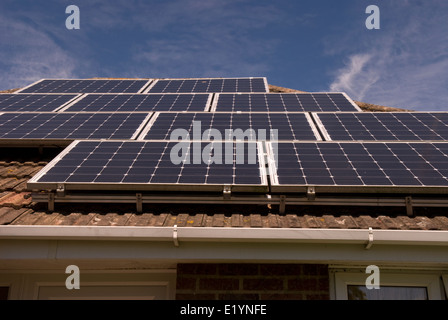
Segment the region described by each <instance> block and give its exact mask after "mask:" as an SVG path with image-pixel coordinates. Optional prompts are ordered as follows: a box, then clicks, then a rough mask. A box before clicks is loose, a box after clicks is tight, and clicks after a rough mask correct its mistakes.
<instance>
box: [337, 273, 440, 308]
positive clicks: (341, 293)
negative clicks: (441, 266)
mask: <svg viewBox="0 0 448 320" xmlns="http://www.w3.org/2000/svg"><path fill="white" fill-rule="evenodd" d="M379 268H380V287H381V286H395V287H425V288H426V290H427V296H428V300H444V299H445V297H443V294H442V293H443V290H442V289H443V288H442V286H443V284H442V283H441V282H442V281H441V276H442V275H441V274H440V273H438V272H432V273H426V272H419V271H418V270H403V271H401V270H390V269H384V270H383V269H382V268H381V267H379ZM333 272H334V276H333V277H332V281H333V290H332V297H331V298H332V299H334V300H348V286H349V285H358V286H359V285H361V286H364V285H365V281H366V279H367V277H368V276H369V275H370V274H369V273H365V269H353V270H348V271H347V270H335V271H333ZM443 277H444V279H446V281H445V289H446V288H447V285H448V283H447V282H448V276H443ZM372 290H376V289H372Z"/></svg>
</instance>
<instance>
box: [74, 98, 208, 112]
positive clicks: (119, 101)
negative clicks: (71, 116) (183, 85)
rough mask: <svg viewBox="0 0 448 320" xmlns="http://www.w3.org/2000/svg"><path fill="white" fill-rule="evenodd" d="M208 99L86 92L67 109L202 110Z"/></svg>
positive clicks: (78, 110) (101, 110)
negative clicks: (86, 93)
mask: <svg viewBox="0 0 448 320" xmlns="http://www.w3.org/2000/svg"><path fill="white" fill-rule="evenodd" d="M210 101H211V95H210V94H88V95H86V96H85V97H83V98H82V99H80V100H78V101H76V103H74V104H72V105H71V106H70V107H69V108H68V109H67V111H71V112H82V111H86V112H151V111H204V110H206V109H207V108H208V105H209V104H210Z"/></svg>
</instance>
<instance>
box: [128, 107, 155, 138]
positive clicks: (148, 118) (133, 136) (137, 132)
mask: <svg viewBox="0 0 448 320" xmlns="http://www.w3.org/2000/svg"><path fill="white" fill-rule="evenodd" d="M153 115H154V112H150V113H148V115H147V116H146V117H145V119H144V120H143V121H142V123H141V124H140V126H139V127H138V128H137V130H135V132H134V134H133V135H132V137H131V140H137V139H138V136H139V135H140V133H141V131H142V130H143V129H144V128H145V126H146V125H147V124H148V122H149V121H150V119H151V117H152V116H153Z"/></svg>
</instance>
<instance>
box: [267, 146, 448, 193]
mask: <svg viewBox="0 0 448 320" xmlns="http://www.w3.org/2000/svg"><path fill="white" fill-rule="evenodd" d="M313 144H314V145H317V146H319V148H317V150H318V151H319V154H316V152H314V151H311V150H314V149H313V146H312V145H313ZM298 145H301V146H302V147H304V150H305V151H303V153H300V154H298V153H297V148H298ZM307 145H308V146H307ZM340 145H344V146H346V147H347V149H348V150H349V149H350V148H351V149H353V150H355V149H358V150H361V149H360V148H364V149H365V150H366V151H367V150H368V148H370V150H375V149H378V150H379V151H378V153H377V154H375V153H373V152H367V156H370V157H371V159H370V160H369V159H368V158H367V157H366V156H363V155H362V154H361V153H360V154H356V151H354V152H355V153H347V152H346V149H344V148H342V147H341V146H340ZM266 148H267V159H268V160H267V164H268V168H269V169H268V171H269V174H268V175H269V180H270V191H271V192H272V193H307V192H308V191H309V189H310V188H311V189H312V190H313V192H316V193H318V192H319V193H323V194H330V193H339V194H341V193H344V194H345V193H346V194H362V193H365V194H372V193H374V194H388V195H392V194H406V195H409V194H434V195H439V194H448V168H447V167H446V166H445V167H444V165H445V164H446V163H447V162H446V160H445V159H448V142H433V143H429V142H370V141H369V142H356V141H346V142H334V141H323V142H307V141H303V142H279V143H277V145H276V150H277V152H276V150H275V149H274V147H273V146H272V144H271V143H269V142H266ZM283 148H284V149H285V150H289V151H291V148H293V149H294V152H295V154H291V152H289V151H279V150H280V149H283ZM308 148H309V150H308ZM385 148H387V149H388V151H387V152H389V154H388V153H387V152H386V154H381V152H382V151H381V149H382V150H385ZM392 148H393V149H395V151H397V150H400V152H401V154H399V153H398V152H395V153H394V152H393V151H392ZM407 148H408V150H406V149H407ZM409 148H411V149H413V150H414V151H415V150H416V148H417V149H418V148H432V150H436V149H437V150H438V152H439V153H440V154H443V156H440V155H437V154H429V152H428V150H426V152H425V153H424V156H422V155H423V153H422V152H421V153H420V154H418V152H417V154H418V155H419V156H420V157H421V158H422V159H423V160H424V161H426V165H425V164H424V163H423V162H424V161H422V159H420V158H416V156H415V155H414V154H413V153H412V152H409ZM323 149H327V150H326V151H325V152H327V153H328V154H322V153H321V150H323ZM288 152H289V153H288ZM391 154H392V155H391ZM300 155H302V156H303V160H301V158H299V156H300ZM280 156H281V159H282V161H285V162H287V163H288V165H287V166H291V168H289V167H283V168H282V169H281V170H282V176H283V178H282V179H283V181H285V180H286V181H288V179H289V180H291V181H292V180H294V179H296V180H297V181H298V182H297V183H291V182H289V183H282V182H280V181H279V174H278V172H279V164H278V162H277V161H276V159H278V157H280ZM425 157H427V158H431V159H432V160H431V161H428V160H425ZM299 159H300V160H299ZM366 159H368V161H365V160H366ZM328 162H332V164H330V165H329V164H328ZM304 164H306V166H303V165H304ZM336 164H337V165H336ZM436 165H437V166H438V167H435V166H436ZM294 166H295V167H294ZM429 166H431V167H432V168H430V167H429ZM445 168H446V169H445ZM298 170H300V171H301V175H297V172H298ZM326 171H328V172H326ZM380 171H382V173H381V174H382V175H383V176H381V175H378V172H380ZM306 172H308V173H311V174H312V175H310V176H308V177H311V178H314V179H315V180H320V181H326V182H325V183H316V182H312V180H313V179H311V178H310V179H309V180H310V181H308V180H307V179H306V178H307V174H306ZM324 173H325V174H324ZM316 174H318V175H316ZM372 174H374V175H373V176H371V175H372ZM313 175H314V176H313ZM335 178H337V180H339V181H342V182H343V183H336V182H335ZM382 178H387V180H389V182H390V184H389V185H386V184H385V183H384V182H385V181H386V179H382ZM362 179H364V180H366V181H367V180H370V181H375V180H376V181H383V184H381V183H378V182H377V183H376V184H375V183H365V182H364V181H362ZM431 179H433V180H432V181H438V182H439V184H434V183H433V184H431V183H424V182H422V181H431ZM330 181H332V182H330ZM349 181H361V183H357V184H356V183H348V182H349ZM409 181H412V182H417V181H419V184H417V183H416V184H410V183H409ZM397 182H399V183H398V184H397ZM440 182H443V184H440Z"/></svg>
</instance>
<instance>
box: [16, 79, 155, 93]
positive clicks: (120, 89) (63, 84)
mask: <svg viewBox="0 0 448 320" xmlns="http://www.w3.org/2000/svg"><path fill="white" fill-rule="evenodd" d="M148 82H149V81H148V80H106V79H98V80H94V79H92V80H88V79H79V80H63V79H54V80H45V79H43V80H40V81H38V82H36V83H34V84H31V85H30V86H28V87H26V88H24V89H23V90H21V91H20V93H94V92H96V93H126V92H128V93H137V92H140V90H142V89H143V88H144V87H146V85H147V84H148Z"/></svg>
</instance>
